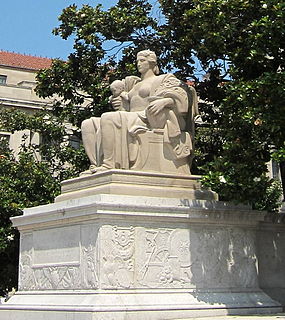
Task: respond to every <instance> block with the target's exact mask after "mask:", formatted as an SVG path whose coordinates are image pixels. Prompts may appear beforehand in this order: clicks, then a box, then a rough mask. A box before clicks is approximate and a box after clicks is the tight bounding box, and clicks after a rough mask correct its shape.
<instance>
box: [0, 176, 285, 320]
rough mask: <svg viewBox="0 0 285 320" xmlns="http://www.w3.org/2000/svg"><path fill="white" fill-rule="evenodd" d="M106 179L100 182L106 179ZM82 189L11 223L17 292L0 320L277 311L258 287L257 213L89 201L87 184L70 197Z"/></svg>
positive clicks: (218, 205)
mask: <svg viewBox="0 0 285 320" xmlns="http://www.w3.org/2000/svg"><path fill="white" fill-rule="evenodd" d="M112 174H114V173H111V172H110V173H109V175H108V174H107V175H105V176H104V175H103V176H104V177H105V179H107V178H109V179H110V180H112V177H111V176H112ZM98 177H99V178H100V177H101V178H102V175H99V176H98ZM92 179H94V181H95V180H96V179H95V176H94V177H92ZM113 179H114V177H113ZM132 179H135V177H132ZM137 179H139V177H137ZM99 180H100V179H99ZM97 182H98V181H97ZM86 183H87V180H86V179H85V178H79V179H75V180H72V181H69V182H67V183H65V187H64V188H65V191H63V195H62V196H64V194H65V196H66V199H65V200H64V199H61V198H60V197H59V198H58V199H57V202H56V203H54V204H49V205H45V206H39V207H35V208H31V209H26V210H25V212H24V215H23V216H20V217H16V218H13V223H14V225H15V226H16V227H17V228H18V229H19V230H20V233H21V253H20V279H19V291H18V292H17V293H16V295H14V296H13V297H12V298H11V299H10V300H9V301H8V302H7V303H5V304H2V305H0V319H5V320H53V319H56V320H63V319H64V320H74V319H76V320H91V319H92V320H123V319H124V320H125V319H130V320H145V319H147V320H158V319H160V320H166V319H179V318H186V317H190V316H205V315H219V314H228V313H229V314H245V313H246V314H249V313H270V312H279V311H281V308H280V305H279V304H278V303H277V302H275V301H273V300H272V299H271V298H270V297H269V296H267V295H266V294H265V293H264V292H263V291H262V290H260V288H259V283H258V269H257V262H258V261H257V252H256V234H257V229H258V223H259V221H260V220H262V219H263V216H262V214H261V213H260V212H254V211H251V210H249V209H248V208H247V207H243V206H232V205H230V204H227V203H223V202H219V201H215V200H199V199H194V198H192V199H189V198H187V197H182V196H181V197H172V198H170V197H166V196H165V197H150V196H146V195H145V196H137V195H123V196H122V195H120V194H96V192H95V191H94V188H93V189H92V186H91V185H88V186H85V189H86V188H87V189H89V191H90V190H91V189H92V192H91V193H92V194H91V195H87V194H88V191H86V190H85V191H86V192H87V193H85V196H84V197H77V196H76V194H77V192H76V190H75V189H76V185H77V186H80V185H81V187H82V184H86ZM94 183H95V182H94ZM87 184H88V183H87ZM67 185H68V186H69V187H68V188H69V189H68V190H69V191H67V189H66V188H67ZM64 188H63V189H64ZM70 188H71V189H70ZM79 189H80V192H83V191H82V188H79ZM83 189H84V188H83ZM95 189H96V188H95ZM78 192H79V191H78ZM67 194H68V195H67ZM198 194H199V193H198ZM200 194H201V193H200ZM72 195H73V196H74V197H72ZM77 195H78V194H77Z"/></svg>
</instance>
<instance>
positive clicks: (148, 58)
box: [137, 50, 159, 75]
mask: <svg viewBox="0 0 285 320" xmlns="http://www.w3.org/2000/svg"><path fill="white" fill-rule="evenodd" d="M137 66H138V70H139V72H140V73H144V72H146V71H147V70H149V69H152V70H153V72H154V74H156V75H158V74H159V69H158V66H157V57H156V54H155V52H153V51H151V50H142V51H140V52H138V54H137Z"/></svg>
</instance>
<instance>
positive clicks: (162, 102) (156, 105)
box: [148, 98, 173, 115]
mask: <svg viewBox="0 0 285 320" xmlns="http://www.w3.org/2000/svg"><path fill="white" fill-rule="evenodd" d="M172 105H173V100H172V99H171V98H164V99H157V100H155V101H152V102H151V103H150V104H149V106H148V111H149V112H150V113H151V114H153V115H157V114H159V112H161V111H162V110H163V109H164V108H170V107H171V106H172Z"/></svg>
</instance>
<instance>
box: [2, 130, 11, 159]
mask: <svg viewBox="0 0 285 320" xmlns="http://www.w3.org/2000/svg"><path fill="white" fill-rule="evenodd" d="M9 142H10V133H8V132H2V131H0V155H1V154H2V153H5V152H6V151H7V150H8V149H9Z"/></svg>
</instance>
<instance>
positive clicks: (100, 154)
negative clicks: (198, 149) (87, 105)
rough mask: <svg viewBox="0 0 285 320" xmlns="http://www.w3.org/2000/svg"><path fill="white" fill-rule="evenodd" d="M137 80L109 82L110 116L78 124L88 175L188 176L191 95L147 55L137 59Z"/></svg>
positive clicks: (189, 89)
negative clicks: (152, 173) (146, 173)
mask: <svg viewBox="0 0 285 320" xmlns="http://www.w3.org/2000/svg"><path fill="white" fill-rule="evenodd" d="M137 68H138V71H139V72H140V74H141V77H140V78H139V77H136V76H128V77H126V78H125V79H123V80H116V81H114V82H113V83H112V84H111V86H110V89H111V91H112V96H111V97H110V99H109V101H110V103H112V105H113V107H114V109H115V110H116V111H113V112H106V113H104V114H103V115H102V116H101V118H97V117H92V118H90V119H87V120H84V121H83V123H82V139H83V145H84V147H85V150H86V153H87V155H88V157H89V159H90V163H91V165H90V171H91V173H95V172H100V171H105V170H108V169H127V170H128V169H129V170H138V171H159V172H162V173H174V174H190V164H191V160H192V158H193V142H194V117H195V116H196V115H197V113H198V109H197V95H196V91H195V89H194V88H192V87H188V86H187V85H186V84H184V83H183V82H182V81H180V80H178V79H177V78H176V77H175V76H174V75H173V74H162V75H159V74H158V73H159V70H158V66H157V57H156V54H155V53H154V52H153V51H150V50H143V51H140V52H139V53H138V54H137Z"/></svg>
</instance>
